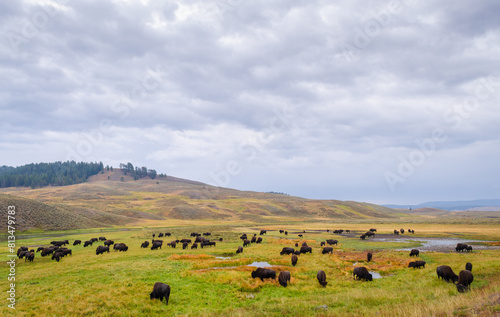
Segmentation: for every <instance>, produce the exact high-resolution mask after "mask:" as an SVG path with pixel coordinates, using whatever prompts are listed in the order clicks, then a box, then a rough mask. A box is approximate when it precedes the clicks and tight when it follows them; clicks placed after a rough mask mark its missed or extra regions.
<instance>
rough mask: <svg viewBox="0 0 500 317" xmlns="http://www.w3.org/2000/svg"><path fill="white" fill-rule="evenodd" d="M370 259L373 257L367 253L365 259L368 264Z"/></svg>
mask: <svg viewBox="0 0 500 317" xmlns="http://www.w3.org/2000/svg"><path fill="white" fill-rule="evenodd" d="M372 257H373V254H371V252H368V253H367V254H366V259H367V260H368V262H370V261H371V260H372Z"/></svg>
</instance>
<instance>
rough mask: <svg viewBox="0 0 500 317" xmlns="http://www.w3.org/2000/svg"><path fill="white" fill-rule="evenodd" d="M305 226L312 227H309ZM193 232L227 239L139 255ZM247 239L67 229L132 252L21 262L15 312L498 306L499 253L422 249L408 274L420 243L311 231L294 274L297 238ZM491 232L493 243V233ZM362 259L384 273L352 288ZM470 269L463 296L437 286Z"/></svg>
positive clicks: (355, 311) (467, 309)
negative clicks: (270, 275)
mask: <svg viewBox="0 0 500 317" xmlns="http://www.w3.org/2000/svg"><path fill="white" fill-rule="evenodd" d="M304 226H306V228H309V227H307V224H306V225H303V227H304ZM316 226H318V227H320V226H321V224H314V225H311V229H313V228H316ZM353 226H356V225H353ZM360 227H361V228H360V230H366V228H365V227H366V226H364V225H363V226H360ZM382 227H383V226H382ZM387 227H392V225H387ZM459 228H460V227H457V228H456V229H459ZM450 229H453V228H449V227H448V231H449V230H450ZM433 230H434V229H433ZM489 230H492V231H491V232H495V228H491V227H488V226H483V228H481V227H478V228H477V232H476V233H478V234H484V232H487V233H488V232H490V231H489ZM193 231H196V232H200V233H201V232H205V231H211V232H212V234H213V235H214V236H215V237H217V238H218V237H222V238H223V239H224V242H220V243H219V242H217V246H216V247H212V248H204V249H198V250H191V249H187V250H182V248H180V247H179V246H178V247H177V248H176V249H172V248H168V247H166V246H164V248H163V249H162V250H157V251H152V250H150V249H149V248H148V249H141V248H139V246H140V243H141V242H143V241H144V240H150V238H151V233H152V232H156V233H158V232H172V234H173V236H172V237H170V238H169V237H164V238H162V239H163V240H164V241H165V242H164V243H165V244H166V242H169V241H171V240H173V239H176V238H179V239H180V238H183V237H188V236H189V233H190V232H193ZM242 232H246V233H247V234H248V235H249V236H251V235H253V233H258V231H257V230H256V228H255V226H252V227H244V226H238V227H233V226H231V225H212V226H199V227H196V226H193V227H180V226H177V227H172V228H167V227H165V228H155V229H151V228H143V229H137V230H127V231H124V230H120V229H114V230H113V229H106V230H105V231H102V232H101V231H99V230H94V231H93V232H89V231H87V230H78V231H65V232H64V233H66V234H67V235H68V236H67V237H68V238H69V239H70V241H71V242H72V241H73V240H74V239H80V240H82V241H84V240H88V239H90V238H91V237H99V236H100V235H104V236H106V237H107V238H109V239H113V240H114V241H115V242H124V243H126V244H127V245H128V246H129V251H127V252H115V251H111V252H110V253H109V254H108V253H106V254H103V255H99V256H96V255H95V248H96V244H94V246H92V247H87V248H84V247H83V246H75V247H73V246H71V247H70V248H71V249H72V250H73V256H67V257H65V258H63V259H62V260H61V261H60V262H59V263H57V262H55V261H51V260H50V257H45V258H42V257H41V256H40V254H39V253H37V254H36V258H35V261H34V262H33V263H28V262H24V260H17V264H16V286H17V289H16V295H17V305H16V312H15V315H16V316H18V315H26V316H140V315H145V316H146V315H147V316H154V315H160V314H167V315H173V316H264V315H265V316H284V315H285V316H315V315H328V316H337V315H338V316H363V315H377V314H378V315H381V316H431V315H436V316H437V315H439V316H452V315H453V312H457V313H460V314H462V313H466V314H469V315H471V314H472V313H471V312H475V311H478V310H481V309H483V310H484V311H485V312H488V311H494V310H495V307H496V306H498V303H496V304H495V303H491V302H490V298H491V296H492V295H493V294H498V293H499V292H500V283H499V282H500V279H499V276H498V272H499V271H500V260H499V258H500V257H499V255H500V250H488V251H475V252H474V253H468V254H467V253H463V254H462V253H438V252H425V253H421V256H420V259H422V260H425V261H426V262H427V265H426V268H425V269H409V268H407V267H406V266H407V263H408V262H409V261H410V258H409V256H408V252H407V251H398V250H397V249H400V248H403V247H404V248H408V247H414V246H415V245H414V244H411V245H410V244H408V243H395V242H378V243H377V242H373V241H361V240H360V239H358V238H346V237H342V236H337V235H332V234H331V233H326V232H324V233H308V234H307V235H306V236H305V239H306V241H307V242H308V243H309V244H310V245H311V246H313V254H306V255H301V256H299V261H298V264H297V266H296V267H292V266H291V264H290V256H281V255H279V251H280V250H281V249H282V248H283V247H285V246H291V247H294V244H295V242H299V241H300V242H301V241H302V240H300V239H298V237H291V236H289V238H294V239H283V236H280V235H279V234H278V233H277V232H269V233H268V235H267V236H263V237H264V243H263V244H261V245H255V244H252V246H250V247H246V248H245V249H244V252H243V253H242V254H240V255H235V251H236V248H237V247H238V246H239V245H241V242H240V240H239V239H238V237H239V236H240V235H241V233H242ZM473 233H474V232H472V231H471V232H470V234H473ZM435 234H438V233H435ZM488 234H490V238H491V233H488ZM441 236H447V235H446V234H442V235H441ZM327 238H334V239H337V240H339V245H338V246H335V247H334V249H335V251H334V254H333V255H323V254H321V248H320V246H319V243H320V241H324V240H326V239H327ZM53 239H63V237H61V238H53V237H43V236H42V237H36V238H30V239H26V240H18V241H17V243H18V246H20V245H27V246H37V245H43V244H48V243H49V242H50V241H51V240H53ZM367 250H370V251H372V252H373V254H374V257H373V260H374V261H373V262H371V263H366V251H367ZM6 255H7V253H6V249H5V248H3V249H2V254H0V256H2V257H3V258H4V259H6V258H7V256H6ZM216 256H231V259H229V260H219V259H216V258H215V257H216ZM412 260H413V259H412ZM254 261H266V262H269V263H270V264H272V265H275V266H276V267H275V270H276V271H277V272H279V271H281V270H287V271H290V272H291V275H292V281H291V284H290V285H289V286H288V287H287V288H283V287H281V286H279V284H278V283H277V281H267V280H266V281H265V282H261V281H260V280H254V279H252V278H251V277H250V273H251V271H252V270H253V268H251V267H248V266H247V265H248V264H249V263H252V262H254ZM356 262H357V265H358V266H366V267H367V268H368V269H369V270H373V271H376V272H379V273H380V274H381V275H382V276H383V278H382V279H377V280H374V281H373V282H362V281H354V280H353V278H352V270H353V265H354V264H355V263H356ZM466 262H472V263H473V265H474V267H473V274H474V282H473V284H472V291H471V292H469V293H467V294H460V293H458V292H457V291H456V288H455V286H454V285H453V284H449V283H445V282H443V281H441V280H438V279H437V277H436V274H435V268H436V267H437V266H439V265H442V264H447V265H450V266H451V267H452V268H453V270H454V271H455V272H456V273H458V272H459V271H460V270H462V269H463V268H464V266H465V263H466ZM214 267H235V268H224V269H213V268H214ZM319 269H322V270H324V271H325V272H326V274H327V281H328V285H327V287H326V288H322V287H320V286H319V284H318V282H317V280H316V273H317V271H318V270H319ZM7 273H8V267H7V264H6V261H2V263H1V264H0V275H1V276H2V277H3V278H2V279H1V280H0V285H1V288H2V289H3V290H5V291H6V290H7V289H8V281H7V278H6V277H7ZM157 281H161V282H164V283H167V284H169V285H170V286H171V288H172V293H171V296H170V302H169V305H168V306H167V305H165V303H164V302H163V303H160V302H159V301H158V300H150V299H149V293H150V292H151V290H152V286H153V284H154V283H155V282H157ZM422 303H425V305H423V304H422ZM322 305H327V307H328V308H327V310H324V309H322V308H321V306H322ZM495 305H496V306H495ZM6 306H7V303H6V301H4V305H2V306H0V315H2V316H10V315H14V314H12V312H11V311H10V309H9V308H7V307H6ZM318 307H319V308H318ZM478 307H479V308H478ZM483 310H481V311H483Z"/></svg>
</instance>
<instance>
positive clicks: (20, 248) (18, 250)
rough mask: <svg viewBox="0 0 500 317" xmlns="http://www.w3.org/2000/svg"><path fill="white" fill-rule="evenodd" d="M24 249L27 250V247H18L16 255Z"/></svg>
mask: <svg viewBox="0 0 500 317" xmlns="http://www.w3.org/2000/svg"><path fill="white" fill-rule="evenodd" d="M24 251H28V247H19V249H17V256H19V254H20V253H21V252H24Z"/></svg>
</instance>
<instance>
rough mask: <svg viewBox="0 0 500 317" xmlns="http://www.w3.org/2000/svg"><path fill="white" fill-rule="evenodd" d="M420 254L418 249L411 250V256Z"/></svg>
mask: <svg viewBox="0 0 500 317" xmlns="http://www.w3.org/2000/svg"><path fill="white" fill-rule="evenodd" d="M419 254H420V251H418V250H417V249H411V251H410V256H418V255H419Z"/></svg>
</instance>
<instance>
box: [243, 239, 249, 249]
mask: <svg viewBox="0 0 500 317" xmlns="http://www.w3.org/2000/svg"><path fill="white" fill-rule="evenodd" d="M249 245H250V240H248V239H245V240H243V246H244V247H246V246H249Z"/></svg>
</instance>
